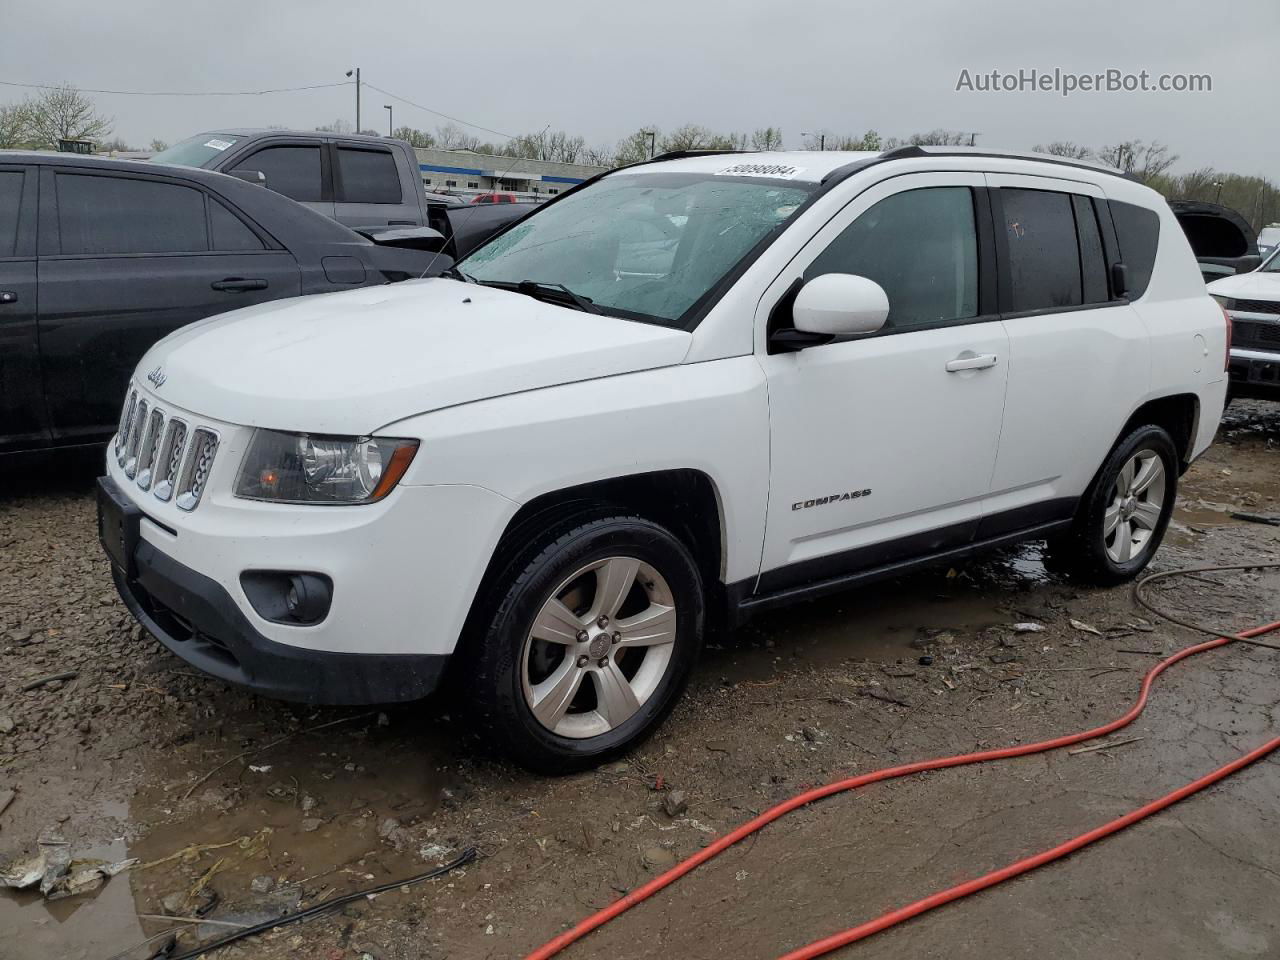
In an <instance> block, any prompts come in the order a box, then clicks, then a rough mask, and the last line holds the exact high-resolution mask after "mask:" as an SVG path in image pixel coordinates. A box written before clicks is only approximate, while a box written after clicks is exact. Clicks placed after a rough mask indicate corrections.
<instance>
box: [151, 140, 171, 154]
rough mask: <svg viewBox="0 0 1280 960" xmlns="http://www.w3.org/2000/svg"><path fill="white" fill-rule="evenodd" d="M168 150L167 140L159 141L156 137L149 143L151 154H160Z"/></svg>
mask: <svg viewBox="0 0 1280 960" xmlns="http://www.w3.org/2000/svg"><path fill="white" fill-rule="evenodd" d="M168 149H169V142H168V141H167V140H161V139H160V138H159V137H156V138H155V139H154V140H152V141H151V152H152V153H160V152H161V151H162V150H168Z"/></svg>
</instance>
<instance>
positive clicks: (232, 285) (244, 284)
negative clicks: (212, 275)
mask: <svg viewBox="0 0 1280 960" xmlns="http://www.w3.org/2000/svg"><path fill="white" fill-rule="evenodd" d="M209 286H211V287H213V289H215V290H224V291H227V292H230V293H238V292H239V291H241V290H265V289H267V281H265V280H246V279H244V278H243V277H227V279H225V280H215V281H213V283H211V284H209Z"/></svg>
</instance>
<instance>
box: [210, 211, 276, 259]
mask: <svg viewBox="0 0 1280 960" xmlns="http://www.w3.org/2000/svg"><path fill="white" fill-rule="evenodd" d="M209 232H210V234H211V239H212V240H213V249H215V250H262V249H265V245H264V244H263V242H262V241H261V240H259V239H258V235H257V234H256V233H254V232H253V231H252V230H250V229H249V228H248V227H247V226H246V225H245V223H244V221H243V220H241V219H240V218H239V217H237V216H236V215H235V214H234V213H232V212H231V211H230V210H228V209H227V208H226V207H224V206H223V205H222V204H221V203H219V202H218V201H217V200H213V199H210V200H209Z"/></svg>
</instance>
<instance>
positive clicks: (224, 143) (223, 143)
mask: <svg viewBox="0 0 1280 960" xmlns="http://www.w3.org/2000/svg"><path fill="white" fill-rule="evenodd" d="M233 143H235V141H234V140H206V141H205V143H204V145H205V146H206V147H212V148H213V149H214V150H225V149H227V147H229V146H231V145H232V144H233Z"/></svg>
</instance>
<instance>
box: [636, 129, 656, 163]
mask: <svg viewBox="0 0 1280 960" xmlns="http://www.w3.org/2000/svg"><path fill="white" fill-rule="evenodd" d="M640 132H641V133H642V134H644V136H646V137H648V138H649V159H650V160H652V159H653V157H654V154H656V153H657V152H658V131H657V130H641V131H640Z"/></svg>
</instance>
